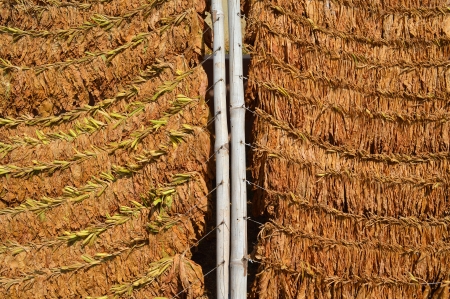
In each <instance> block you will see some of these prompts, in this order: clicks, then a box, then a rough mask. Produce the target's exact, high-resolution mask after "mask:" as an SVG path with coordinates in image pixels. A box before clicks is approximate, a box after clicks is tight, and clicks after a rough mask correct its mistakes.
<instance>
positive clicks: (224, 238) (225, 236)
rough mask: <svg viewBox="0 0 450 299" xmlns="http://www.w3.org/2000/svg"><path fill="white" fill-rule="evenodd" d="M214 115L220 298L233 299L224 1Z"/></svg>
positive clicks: (217, 20)
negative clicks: (231, 288) (230, 266)
mask: <svg viewBox="0 0 450 299" xmlns="http://www.w3.org/2000/svg"><path fill="white" fill-rule="evenodd" d="M211 18H212V22H213V32H214V42H213V51H214V59H213V63H214V64H213V72H214V115H215V123H214V124H215V133H216V140H215V144H214V152H215V153H216V184H217V191H216V192H217V193H216V194H217V203H216V206H217V210H216V213H217V220H216V221H217V225H218V226H219V227H218V228H217V253H216V261H217V265H220V266H219V268H217V299H229V277H230V275H229V259H230V157H229V144H228V143H229V141H228V125H227V86H226V68H225V67H226V66H225V30H224V19H225V16H224V13H223V9H222V0H212V2H211Z"/></svg>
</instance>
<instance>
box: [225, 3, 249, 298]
mask: <svg viewBox="0 0 450 299" xmlns="http://www.w3.org/2000/svg"><path fill="white" fill-rule="evenodd" d="M228 25H229V35H230V56H229V59H230V61H229V63H230V78H229V82H230V124H231V170H232V172H231V198H232V201H231V240H232V244H231V255H230V274H231V276H230V295H231V297H230V298H231V299H244V298H246V297H247V221H246V218H247V179H246V161H245V150H246V148H245V111H246V110H245V103H244V81H243V78H244V77H243V67H242V50H243V49H242V31H241V14H240V1H239V0H228Z"/></svg>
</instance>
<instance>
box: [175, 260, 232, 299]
mask: <svg viewBox="0 0 450 299" xmlns="http://www.w3.org/2000/svg"><path fill="white" fill-rule="evenodd" d="M223 264H225V261H223V262H221V263H220V264H218V265H217V266H216V267H215V268H213V269H211V270H209V271H208V272H207V273H206V274H205V275H203V278H205V277H206V276H208V275H209V274H211V273H212V272H214V271H215V270H216V269H217V268H219V267H220V266H222V265H223ZM198 281H200V278H199V279H197V280H196V281H194V282H193V283H192V284H194V283H196V282H198ZM190 288H191V286H188V287H186V288H185V289H184V290H182V291H181V292H179V293H177V294H176V295H175V296H173V297H172V298H170V299H174V298H177V297H178V296H179V295H181V294H182V293H184V292H186V291H187V290H189V289H190Z"/></svg>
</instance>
